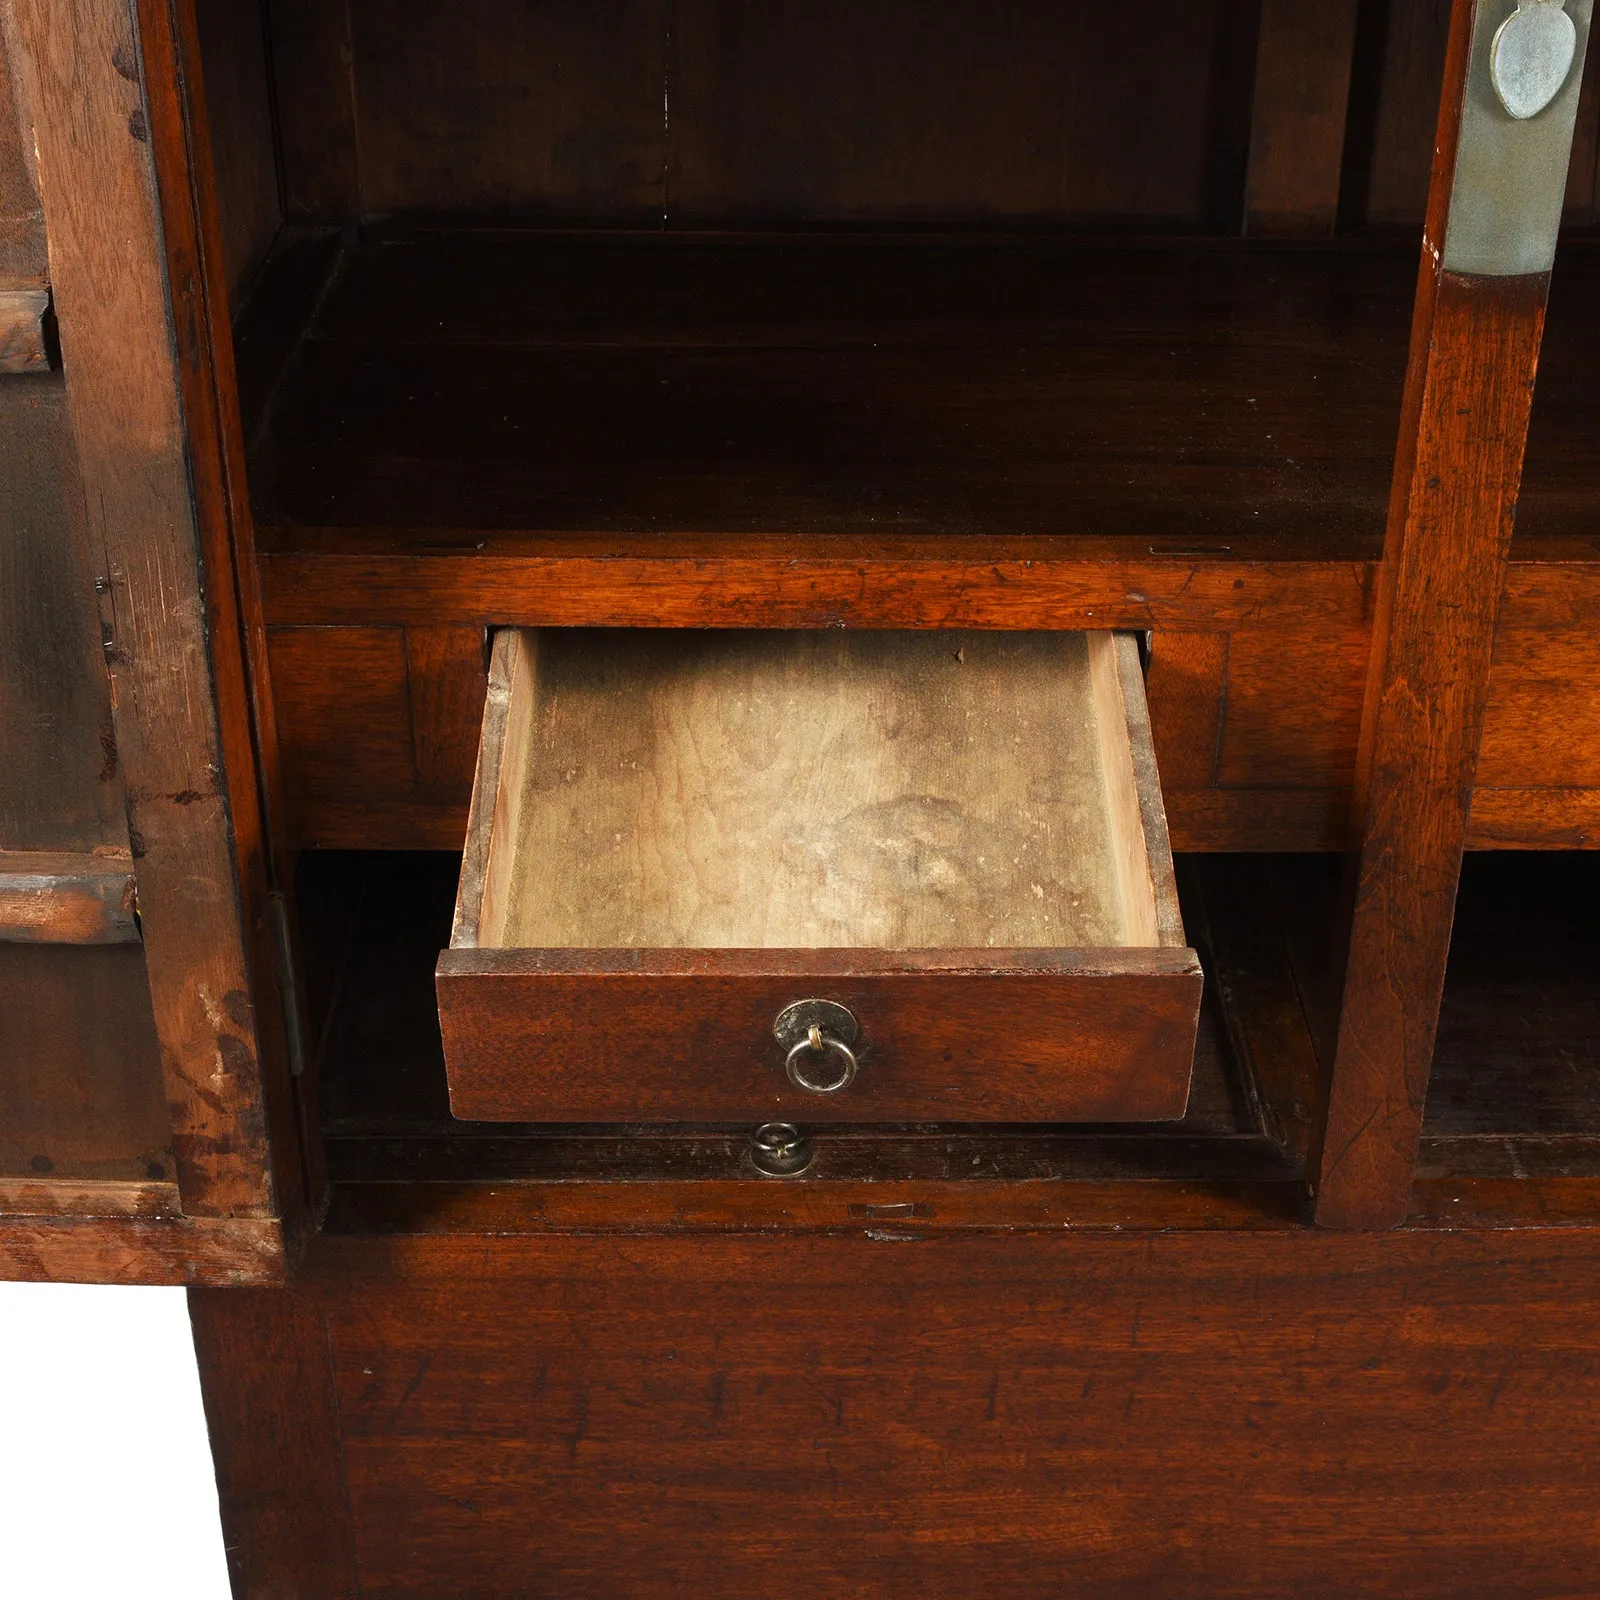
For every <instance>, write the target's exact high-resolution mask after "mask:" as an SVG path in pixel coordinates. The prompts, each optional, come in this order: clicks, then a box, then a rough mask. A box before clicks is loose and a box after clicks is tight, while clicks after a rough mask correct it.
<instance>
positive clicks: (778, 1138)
mask: <svg viewBox="0 0 1600 1600" xmlns="http://www.w3.org/2000/svg"><path fill="white" fill-rule="evenodd" d="M750 1160H751V1162H752V1164H753V1165H754V1166H755V1169H756V1171H757V1172H762V1173H765V1174H766V1175H767V1177H769V1178H797V1177H799V1176H800V1174H801V1173H802V1172H804V1171H805V1170H806V1168H807V1167H809V1166H810V1165H811V1141H810V1140H809V1139H808V1138H806V1136H805V1135H804V1134H803V1133H801V1131H800V1130H799V1129H798V1128H797V1127H795V1125H794V1124H793V1123H792V1122H763V1123H762V1124H761V1126H760V1127H759V1128H757V1129H756V1131H755V1132H754V1133H753V1134H751V1135H750Z"/></svg>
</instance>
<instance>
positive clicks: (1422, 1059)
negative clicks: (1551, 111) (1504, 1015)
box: [1313, 0, 1549, 1227]
mask: <svg viewBox="0 0 1600 1600" xmlns="http://www.w3.org/2000/svg"><path fill="white" fill-rule="evenodd" d="M1476 14H1477V8H1476V7H1475V6H1474V5H1473V4H1472V3H1471V0H1458V3H1457V4H1456V5H1455V7H1454V10H1453V13H1452V23H1451V35H1450V55H1449V58H1448V62H1447V68H1446V74H1445V83H1446V88H1445V92H1444V94H1443V97H1442V99H1441V102H1440V119H1439V138H1438V148H1437V154H1436V157H1435V164H1434V171H1433V178H1432V184H1431V189H1430V196H1429V221H1428V237H1429V238H1432V239H1436V240H1441V239H1444V238H1445V237H1446V229H1447V227H1448V225H1449V211H1450V204H1451V192H1452V184H1453V182H1454V178H1455V146H1456V140H1457V136H1458V134H1459V131H1460V126H1461V118H1462V110H1461V107H1462V104H1463V101H1464V99H1465V96H1466V94H1467V74H1468V68H1469V63H1470V60H1471V55H1472V51H1471V45H1472V35H1473V24H1474V17H1475V15H1476ZM1548 288H1549V275H1548V274H1547V273H1541V274H1537V275H1532V276H1525V277H1514V278H1510V277H1508V278H1489V277H1466V276H1461V275H1457V274H1453V273H1449V272H1445V271H1443V270H1442V268H1441V266H1440V264H1439V260H1438V258H1437V257H1436V256H1435V255H1433V254H1431V253H1430V252H1429V251H1427V250H1425V251H1424V253H1423V259H1422V265H1421V271H1420V274H1419V284H1418V294H1417V303H1416V310H1415V313H1414V324H1413V329H1412V353H1411V361H1410V367H1409V370H1408V373H1407V378H1406V398H1405V405H1404V411H1403V416H1402V422H1401V429H1400V439H1399V446H1398V450H1397V455H1396V464H1395V486H1394V495H1393V500H1392V503H1391V508H1390V519H1389V529H1388V534H1387V537H1386V540H1385V547H1384V559H1383V562H1382V564H1381V566H1380V569H1379V589H1378V596H1377V601H1378V603H1377V621H1376V624H1375V627H1374V631H1373V655H1372V661H1371V665H1370V667H1369V669H1368V674H1367V682H1366V697H1365V702H1364V707H1363V720H1362V731H1361V743H1360V747H1359V752H1358V757H1357V763H1356V775H1355V785H1354V803H1353V816H1352V830H1351V831H1352V851H1353V854H1352V865H1353V868H1354V871H1355V874H1356V876H1355V879H1354V892H1353V904H1352V907H1351V921H1350V942H1349V957H1348V962H1347V965H1346V969H1345V979H1344V992H1343V1002H1342V1006H1341V1010H1340V1019H1339V1032H1338V1041H1337V1045H1336V1047H1335V1050H1334V1053H1333V1058H1332V1061H1331V1063H1330V1066H1331V1072H1330V1075H1329V1080H1328V1085H1327V1091H1326V1093H1327V1099H1326V1106H1327V1111H1326V1121H1325V1124H1324V1126H1323V1128H1322V1134H1321V1139H1320V1142H1319V1144H1318V1145H1317V1147H1316V1149H1315V1150H1314V1152H1313V1162H1314V1168H1315V1173H1316V1176H1315V1182H1316V1186H1317V1215H1318V1218H1319V1220H1321V1221H1323V1222H1326V1223H1331V1224H1335V1225H1343V1226H1348V1227H1383V1226H1386V1225H1392V1224H1393V1223H1395V1222H1398V1221H1399V1220H1400V1218H1401V1217H1403V1216H1404V1215H1405V1212H1406V1209H1407V1207H1408V1204H1409V1200H1410V1194H1411V1176H1412V1175H1411V1169H1412V1164H1413V1162H1414V1161H1415V1158H1416V1152H1417V1141H1418V1139H1419V1137H1420V1133H1421V1125H1422V1115H1423V1107H1424V1103H1425V1100H1426V1096H1427V1084H1428V1071H1429V1065H1430V1062H1431V1059H1432V1055H1433V1044H1434V1035H1435V1030H1436V1028H1437V1023H1438V1014H1439V999H1440V994H1441V991H1442V989H1443V986H1444V978H1445V965H1446V959H1447V956H1448V953H1449V948H1450V928H1451V921H1452V918H1453V915H1454V911H1455V898H1456V884H1457V880H1458V877H1459V874H1460V870H1461V857H1462V852H1463V850H1464V848H1465V845H1466V839H1467V827H1468V816H1469V812H1470V808H1471V803H1472V787H1473V781H1474V776H1475V770H1476V765H1477V760H1478V748H1479V742H1480V738H1481V735H1482V731H1483V725H1484V715H1485V709H1486V706H1487V702H1488V696H1489V685H1490V671H1491V665H1492V656H1493V648H1494V627H1495V615H1496V612H1497V611H1498V609H1499V602H1500V592H1501V588H1502V586H1503V584H1504V582H1505V578H1506V567H1507V558H1508V555H1509V552H1510V544H1511V527H1512V520H1513V517H1514V515H1515V511H1516V506H1517V493H1518V485H1519V481H1520V478H1521V473H1522V458H1523V449H1524V445H1525V442H1526V439H1527V432H1528V417H1529V409H1530V405H1531V401H1532V391H1533V379H1534V372H1535V369H1536V366H1537V363H1538V356H1539V344H1540V337H1541V334H1542V332H1543V324H1544V308H1545V299H1546V294H1547V292H1548Z"/></svg>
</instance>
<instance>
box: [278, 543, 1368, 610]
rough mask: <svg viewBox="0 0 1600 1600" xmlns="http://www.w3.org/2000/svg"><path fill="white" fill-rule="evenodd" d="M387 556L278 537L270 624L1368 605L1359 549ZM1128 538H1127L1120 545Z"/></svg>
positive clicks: (533, 549)
mask: <svg viewBox="0 0 1600 1600" xmlns="http://www.w3.org/2000/svg"><path fill="white" fill-rule="evenodd" d="M515 543H516V542H515V541H513V540H511V539H508V538H506V537H504V536H495V537H494V539H493V546H494V547H493V548H489V547H488V545H487V536H486V545H485V547H484V548H473V547H471V546H465V547H459V548H456V549H451V550H448V551H442V550H439V549H437V548H434V549H429V548H427V547H426V546H418V547H416V548H414V549H409V550H408V549H393V550H389V551H385V552H382V553H377V554H360V553H355V552H351V551H347V550H344V551H341V550H338V549H329V550H327V551H325V552H316V551H311V550H306V549H303V548H302V549H295V550H292V551H291V550H285V549H281V548H280V549H278V550H275V551H269V552H267V553H265V554H264V555H263V556H262V557H261V560H260V567H261V587H262V603H263V608H264V611H265V616H266V621H267V623H268V625H269V626H271V627H292V626H299V627H307V626H311V627H316V626H322V627H326V626H337V625H339V624H341V623H353V622H361V623H371V624H401V625H405V624H411V625H415V624H432V625H439V624H454V625H485V624H504V625H516V626H519V627H576V626H589V627H701V628H703V627H751V626H762V627H773V628H827V627H845V626H849V627H881V628H910V627H935V628H953V627H962V628H1032V627H1044V626H1048V627H1052V628H1132V629H1144V628H1156V629H1163V628H1164V629H1179V630H1182V629H1189V630H1199V631H1205V632H1225V631H1227V630H1228V629H1230V628H1235V627H1239V626H1241V625H1245V624H1248V625H1250V626H1252V627H1267V626H1273V625H1294V624H1297V623H1298V624H1305V623H1307V622H1314V623H1315V624H1316V625H1317V626H1319V627H1324V626H1325V627H1337V626H1340V625H1351V626H1363V625H1365V624H1366V623H1367V622H1368V621H1369V620H1370V594H1371V587H1372V576H1373V572H1374V570H1375V569H1374V566H1373V564H1372V563H1371V562H1368V561H1360V560H1307V561H1293V560H1263V559H1256V558H1241V559H1235V558H1232V557H1222V556H1218V555H1214V554H1210V553H1189V554H1183V555H1173V554H1165V553H1157V552H1152V551H1151V550H1150V549H1149V547H1146V553H1145V554H1143V555H1138V556H1135V555H1131V554H1126V553H1115V554H1112V553H1107V551H1106V550H1105V549H1103V548H1096V547H1095V546H1094V545H1089V546H1087V547H1086V546H1085V544H1084V543H1083V542H1081V541H1075V540H1065V539H1064V540H1055V539H1050V538H1041V539H1040V540H1038V541H1035V542H1032V543H1027V544H1024V545H1019V544H1018V543H1016V542H1015V541H1006V542H1005V543H1004V544H1003V545H1002V544H1001V543H1000V542H999V541H991V540H986V539H981V540H980V539H974V540H971V541H969V542H966V543H962V542H961V541H955V542H953V543H952V542H951V541H948V540H939V541H918V542H913V543H908V544H907V545H906V546H904V547H897V546H888V547H885V546H882V545H873V544H870V543H868V544H857V543H856V542H855V541H850V542H846V541H843V540H839V539H835V538H833V537H832V536H817V537H815V538H805V537H796V538H793V539H782V540H773V539H768V538H766V537H764V536H763V537H750V538H744V537H740V536H731V537H729V538H728V539H726V540H722V541H711V540H707V539H705V538H704V537H703V536H693V537H691V536H688V535H685V536H683V537H682V538H681V539H680V538H679V537H678V536H677V535H662V536H660V537H658V538H653V539H625V540H610V541H605V540H598V539H594V538H591V537H588V536H576V535H575V536H572V537H570V538H569V537H567V536H557V535H552V536H548V537H547V536H543V535H540V536H528V537H527V538H526V539H525V540H524V541H522V545H521V548H515V547H514V546H515ZM1124 548H1125V547H1124Z"/></svg>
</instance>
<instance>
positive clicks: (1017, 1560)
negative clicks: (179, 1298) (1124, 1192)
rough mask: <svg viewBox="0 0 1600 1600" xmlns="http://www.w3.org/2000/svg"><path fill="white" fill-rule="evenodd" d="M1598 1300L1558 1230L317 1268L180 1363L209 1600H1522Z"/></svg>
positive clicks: (1582, 1508) (687, 1248) (930, 1244)
mask: <svg viewBox="0 0 1600 1600" xmlns="http://www.w3.org/2000/svg"><path fill="white" fill-rule="evenodd" d="M1595 1266H1596V1243H1595V1236H1594V1235H1593V1234H1592V1233H1589V1232H1583V1231H1577V1232H1574V1231H1560V1230H1533V1231H1530V1232H1525V1233H1521V1234H1505V1233H1495V1232H1470V1231H1467V1232H1456V1231H1423V1232H1413V1233H1405V1234H1402V1235H1400V1236H1397V1237H1394V1238H1371V1237H1362V1236H1330V1235H1322V1236H1318V1235H1315V1234H1308V1233H1306V1232H1304V1231H1299V1230H1297V1231H1293V1232H1277V1233H1270V1234H1259V1233H1255V1234H1236V1235H1233V1236H1229V1237H1220V1236H1218V1235H1215V1234H1181V1233H1180V1234H1166V1235H1157V1236H1154V1237H1147V1238H1140V1239H1139V1240H1137V1241H1134V1240H1132V1239H1129V1238H1126V1237H1122V1238H1118V1237H1115V1236H1105V1235H1102V1236H1083V1235H1076V1236H1071V1237H1049V1236H1041V1235H1033V1236H1027V1235H1014V1236H1011V1237H1009V1238H1007V1237H996V1236H994V1235H992V1234H977V1235H973V1236H969V1237H967V1238H960V1237H949V1238H944V1239H927V1238H923V1237H919V1236H916V1234H915V1230H914V1229H912V1228H905V1227H898V1226H896V1225H895V1224H893V1223H892V1222H872V1221H870V1220H867V1219H865V1218H863V1219H861V1220H860V1221H858V1222H857V1224H856V1226H855V1229H854V1230H853V1231H852V1232H851V1233H849V1234H847V1235H844V1236H836V1237H810V1238H806V1237H796V1236H794V1235H788V1234H785V1235H780V1236H778V1237H771V1238H748V1237H746V1238H717V1237H714V1236H706V1235H702V1236H699V1237H695V1238H688V1239H671V1238H653V1239H652V1238H637V1237H634V1238H611V1239H608V1240H599V1239H596V1238H595V1237H593V1236H590V1235H582V1236H574V1237H567V1238H542V1239H539V1238H504V1237H501V1238H496V1237H491V1236H488V1235H486V1234H467V1235H463V1236H457V1237H437V1236H435V1237H400V1238H383V1239H379V1238H371V1237H366V1238H337V1239H324V1240H322V1241H320V1242H319V1243H318V1244H317V1245H316V1246H315V1247H314V1249H313V1252H312V1255H311V1258H310V1261H309V1263H308V1271H307V1274H306V1276H305V1277H304V1278H303V1279H302V1282H301V1287H299V1288H297V1289H296V1290H294V1291H292V1292H290V1293H287V1294H280V1295H272V1296H267V1295H261V1296H255V1297H248V1298H245V1297H240V1298H235V1297H227V1298H224V1297H222V1296H207V1297H204V1303H203V1305H201V1306H200V1308H199V1310H198V1314H197V1322H198V1324H199V1325H200V1327H201V1334H200V1338H199V1347H200V1350H201V1357H202V1371H203V1377H204V1383H205V1387H206V1390H207V1393H208V1405H209V1409H210V1417H211V1421H212V1426H213V1428H214V1429H217V1430H218V1431H219V1433H220V1432H223V1431H225V1432H226V1436H227V1437H226V1441H225V1442H224V1443H223V1444H222V1445H221V1449H220V1454H221V1457H222V1462H223V1468H222V1472H221V1475H220V1476H221V1485H222V1496H223V1519H224V1526H225V1528H226V1530H227V1539H228V1542H229V1544H230V1545H233V1546H235V1547H236V1548H237V1549H239V1550H240V1551H243V1552H249V1553H250V1556H249V1559H250V1562H251V1565H250V1568H249V1570H248V1571H246V1572H242V1573H240V1574H239V1575H238V1576H237V1577H236V1580H235V1581H236V1583H237V1584H238V1592H239V1593H241V1594H259V1595H266V1594H271V1593H284V1592H290V1593H293V1592H299V1593H306V1594H318V1595H337V1594H343V1593H348V1592H350V1591H351V1579H350V1567H351V1564H352V1562H353V1564H354V1566H355V1568H356V1569H357V1572H358V1574H359V1581H360V1584H361V1588H362V1592H365V1593H382V1594H392V1595H397V1596H399V1595H430V1594H431V1595H445V1594H451V1595H455V1594H461V1593H471V1594H473V1595H475V1596H483V1597H485V1600H488V1597H492V1596H498V1595H505V1596H513V1595H515V1596H523V1595H527V1594H528V1593H529V1592H530V1591H532V1592H547V1593H551V1594H581V1595H593V1596H601V1595H623V1594H626V1595H630V1596H640V1597H654V1596H662V1597H666V1596H673V1597H676V1596H678V1595H681V1594H682V1592H683V1585H684V1578H685V1574H686V1573H692V1574H693V1580H692V1581H693V1586H694V1588H695V1589H696V1591H697V1592H698V1593H701V1594H704V1595H707V1596H722V1595H727V1596H746V1595H750V1594H758V1593H767V1592H769V1591H770V1589H771V1586H772V1575H773V1573H774V1572H775V1571H776V1572H782V1573H785V1574H793V1573H803V1574H804V1575H805V1577H806V1580H807V1582H808V1583H809V1584H811V1585H813V1586H814V1587H815V1588H816V1590H817V1591H818V1592H819V1593H827V1594H852V1595H863V1596H872V1597H877V1596H884V1597H888V1596H903V1595H907V1594H910V1593H922V1594H926V1595H930V1596H941V1597H942V1596H946V1595H948V1596H952V1597H954V1596H963V1597H965V1596H970V1595H975V1594H1005V1595H1008V1596H1038V1597H1040V1600H1044V1597H1050V1600H1055V1597H1057V1596H1059V1595H1061V1594H1063V1593H1071V1594H1073V1595H1075V1596H1084V1597H1087V1600H1099V1597H1105V1600H1112V1597H1115V1600H1126V1597H1128V1596H1139V1595H1150V1596H1168V1595H1172V1594H1174V1593H1182V1594H1204V1595H1208V1596H1219V1597H1250V1600H1266V1597H1268V1596H1274V1597H1275V1596H1279V1595H1283V1594H1285V1593H1291V1592H1292V1593H1297V1594H1305V1595H1312V1596H1327V1597H1330V1600H1331V1597H1333V1596H1337V1595H1348V1594H1351V1593H1359V1594H1362V1595H1371V1596H1395V1597H1397V1600H1398V1597H1402V1596H1403V1597H1405V1600H1433V1597H1437V1600H1453V1597H1455V1596H1458V1595H1461V1594H1474V1595H1479V1594H1494V1595H1496V1596H1507V1597H1516V1600H1535V1597H1542V1596H1549V1595H1564V1594H1574V1595H1575V1594H1581V1593H1583V1592H1584V1588H1585V1584H1586V1581H1587V1580H1586V1578H1585V1577H1584V1573H1585V1572H1586V1570H1587V1566H1588V1563H1589V1559H1590V1556H1591V1554H1592V1549H1593V1533H1592V1530H1593V1527H1594V1525H1595V1522H1596V1519H1597V1517H1600V1481H1597V1478H1596V1475H1595V1466H1594V1463H1595V1461H1596V1460H1597V1459H1600V1434H1597V1424H1596V1419H1597V1418H1600V1395H1597V1394H1596V1393H1595V1386H1596V1382H1597V1376H1596V1371H1595V1365H1594V1361H1593V1357H1592V1353H1591V1351H1590V1350H1589V1348H1588V1346H1587V1345H1586V1344H1585V1342H1584V1341H1583V1339H1582V1338H1581V1337H1575V1330H1579V1329H1582V1328H1583V1327H1585V1326H1586V1325H1588V1324H1589V1323H1591V1322H1592V1321H1593V1318H1594V1316H1595V1315H1596V1313H1597V1311H1600V1307H1597V1306H1596V1304H1595V1291H1594V1285H1595V1282H1596V1274H1595ZM324 1341H325V1342H324ZM324 1352H326V1354H324ZM325 1362H326V1363H327V1365H326V1366H325V1365H324V1363H325ZM329 1366H331V1371H332V1380H331V1391H332V1394H333V1396H334V1397H335V1401H334V1402H330V1400H329V1398H328V1391H329V1387H330V1386H329V1382H328V1380H327V1378H325V1376H324V1373H325V1372H326V1371H327V1370H328V1367H329ZM287 1441H293V1445H292V1450H293V1453H294V1454H295V1455H296V1458H298V1457H299V1456H301V1455H303V1456H304V1457H305V1458H306V1460H307V1463H308V1467H307V1469H306V1470H304V1471H297V1472H289V1471H288V1470H286V1463H287V1461H288V1459H289V1453H287V1452H286V1451H285V1449H284V1448H283V1446H284V1444H285V1443H286V1442H287ZM336 1460H337V1461H341V1462H342V1466H343V1484H344V1487H345V1493H344V1494H343V1495H340V1494H338V1493H337V1492H336V1491H335V1489H334V1487H333V1485H331V1484H330V1483H329V1482H328V1480H327V1477H326V1472H327V1467H326V1465H325V1464H326V1463H329V1462H332V1461H336ZM552 1506H559V1508H560V1514H559V1515H548V1514H546V1512H547V1510H548V1508H550V1507H552ZM301 1518H303V1519H304V1527H305V1529H306V1530H307V1531H306V1536H305V1537H304V1538H303V1539H301V1538H285V1537H283V1536H282V1532H281V1530H282V1529H283V1528H284V1527H285V1526H298V1525H299V1523H300V1519H301ZM346 1539H348V1542H346ZM313 1552H314V1553H315V1555H316V1558H317V1560H318V1563H319V1564H318V1565H317V1566H316V1567H315V1569H314V1570H308V1564H309V1562H310V1559H311V1553H313ZM296 1584H298V1585H299V1587H298V1589H296V1588H295V1587H293V1585H296Z"/></svg>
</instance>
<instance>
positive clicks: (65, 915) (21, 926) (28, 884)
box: [0, 850, 139, 944]
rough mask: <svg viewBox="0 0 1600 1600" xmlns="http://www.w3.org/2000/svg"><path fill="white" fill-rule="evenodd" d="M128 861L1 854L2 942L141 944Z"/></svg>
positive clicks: (124, 858)
mask: <svg viewBox="0 0 1600 1600" xmlns="http://www.w3.org/2000/svg"><path fill="white" fill-rule="evenodd" d="M134 906H135V900H134V876H133V861H132V858H131V857H128V856H122V857H117V856H101V855H94V854H91V853H88V852H84V853H81V854H80V853H66V852H62V853H55V852H50V853H46V852H39V853H34V852H32V851H12V850H7V851H0V942H9V943H20V944H137V943H138V942H139V923H138V919H137V917H136V915H135V910H134Z"/></svg>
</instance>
